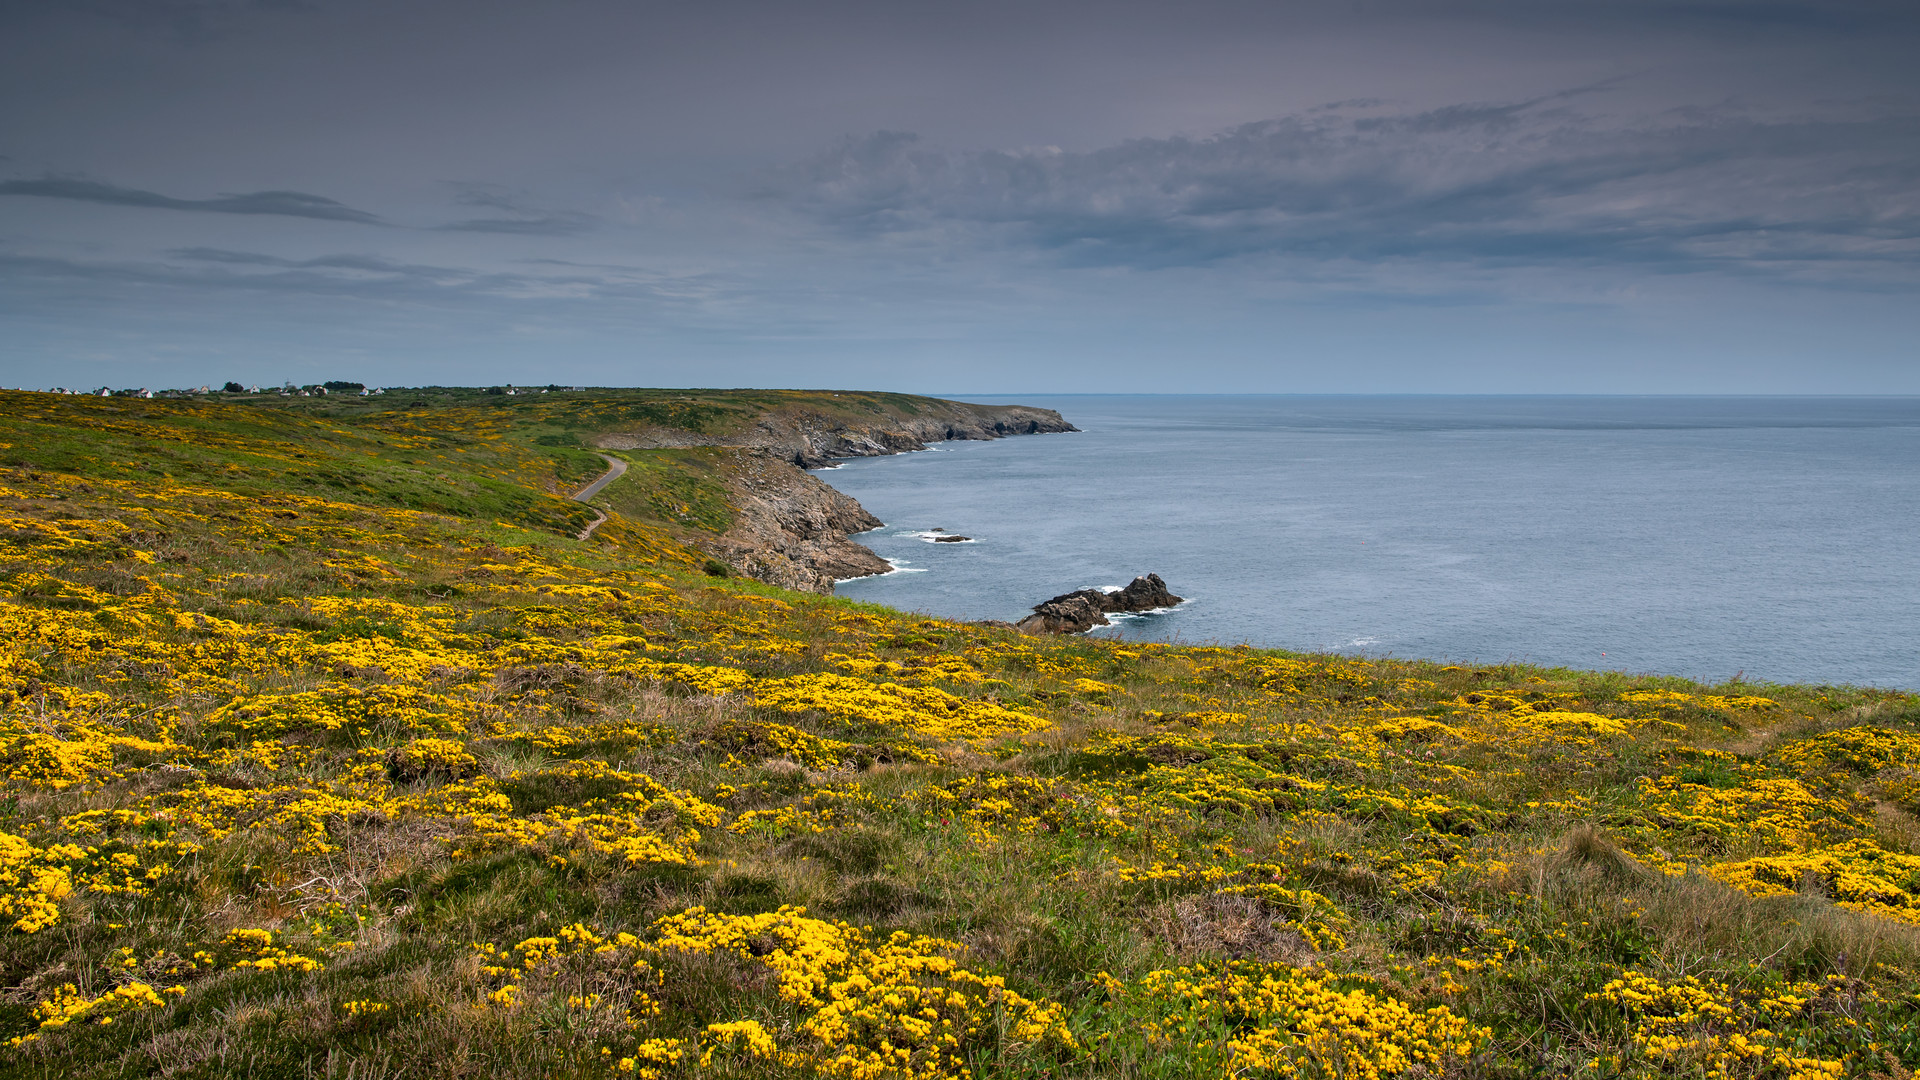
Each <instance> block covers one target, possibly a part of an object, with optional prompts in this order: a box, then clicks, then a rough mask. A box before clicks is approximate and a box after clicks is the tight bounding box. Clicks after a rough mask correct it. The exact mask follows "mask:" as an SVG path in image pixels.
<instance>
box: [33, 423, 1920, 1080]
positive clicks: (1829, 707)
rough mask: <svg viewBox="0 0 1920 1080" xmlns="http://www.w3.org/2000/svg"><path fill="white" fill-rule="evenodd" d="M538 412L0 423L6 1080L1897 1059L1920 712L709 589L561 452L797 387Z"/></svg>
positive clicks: (642, 505)
mask: <svg viewBox="0 0 1920 1080" xmlns="http://www.w3.org/2000/svg"><path fill="white" fill-rule="evenodd" d="M548 398H551V399H552V400H547V399H536V400H532V401H527V400H521V399H508V400H495V399H491V398H487V397H484V396H481V395H477V394H474V393H470V392H464V391H436V392H434V393H431V394H429V393H422V394H420V395H418V396H417V397H410V396H409V395H406V394H404V393H403V394H398V395H395V396H394V397H393V398H392V399H389V400H384V401H382V402H378V403H369V402H366V401H364V400H362V401H347V402H332V401H299V400H296V401H274V400H264V399H263V400H259V401H251V402H215V401H209V400H204V399H203V400H196V401H132V400H126V399H91V398H87V399H80V398H59V397H53V396H51V395H35V394H18V393H5V392H0V600H3V602H0V725H3V726H0V782H3V783H4V785H5V790H4V795H3V796H0V965H4V972H3V973H0V981H3V982H4V991H0V1040H4V1042H5V1047H4V1049H0V1076H20V1077H61V1076H80V1075H86V1076H101V1077H120V1076H125V1077H133V1076H169V1077H175V1076H178V1077H229V1076H250V1077H307V1076H326V1077H356V1078H376V1077H410V1076H434V1077H479V1076H485V1077H489V1078H498V1080H506V1078H516V1077H529V1078H531V1077H588V1076H592V1077H603V1076H640V1077H661V1078H664V1077H690V1076H703V1077H704V1076H713V1077H743V1078H744V1077H813V1076H821V1077H833V1078H845V1080H855V1078H860V1080H865V1078H875V1080H879V1078H895V1077H899V1078H906V1077H930V1078H931V1077H973V1078H979V1080H986V1078H990V1077H992V1078H998V1077H1006V1078H1039V1077H1139V1078H1169V1080H1170V1078H1178V1077H1342V1078H1376V1077H1441V1076H1463V1077H1464V1076H1473V1077H1520V1076H1581V1077H1596V1078H1598V1077H1646V1076H1674V1077H1701V1078H1746V1077H1753V1078H1760V1077H1766V1078H1782V1080H1785V1078H1828V1077H1861V1078H1875V1080H1879V1078H1885V1080H1907V1078H1908V1077H1909V1076H1911V1075H1912V1070H1914V1069H1916V1068H1920V993H1917V992H1916V991H1920V699H1916V698H1915V696H1914V695H1912V694H1907V693H1901V692H1894V691H1884V690H1874V689H1864V688H1858V687H1814V686H1775V685H1756V684H1750V683H1738V684H1729V685H1723V686H1702V685H1696V684H1693V683H1688V682H1685V681H1682V680H1678V679H1672V678H1660V677H1652V676H1634V675H1626V674H1620V673H1598V672H1582V671H1572V670H1564V669H1544V668H1535V667H1526V666H1520V665H1491V666H1459V665H1439V664H1433V663H1423V662H1419V661H1413V660H1358V659H1353V658H1347V657H1340V656H1326V655H1306V654H1295V653H1285V652H1277V651H1266V650H1256V649H1249V648H1244V647H1216V646H1171V645H1143V644H1137V643H1113V642H1103V641H1098V640H1089V639H1085V638H1077V637H1075V638H1055V637H1029V636H1024V635H1021V634H1018V633H1014V632H1010V631H1006V630H1001V629H994V628H990V627H983V626H974V625H968V624H964V623H957V622H948V621H941V620H930V619H925V618H919V617H915V616H910V615H906V614H902V613H899V612H895V611H891V610H888V609H884V608H878V607H873V606H868V605H861V604H855V603H851V602H848V601H845V600H839V599H835V598H832V597H823V596H816V595H812V594H804V593H795V592H786V591H782V590H779V589H775V588H772V587H768V586H764V585H761V584H759V583H756V582H753V581H748V580H743V579H740V578H738V577H721V576H712V575H710V574H708V573H707V572H706V568H708V567H709V565H710V564H709V562H708V561H706V560H703V559H702V558H701V556H700V555H699V554H698V553H696V552H694V551H692V550H690V549H689V548H688V547H686V546H685V545H684V544H683V543H681V542H680V541H679V540H677V539H676V536H680V537H684V532H683V531H680V532H676V530H685V529H689V528H707V529H716V528H723V527H724V525H725V521H726V507H725V505H724V504H723V503H716V502H715V498H716V496H715V494H714V492H715V491H716V489H715V488H714V486H713V485H712V484H711V482H710V481H709V480H708V479H706V477H707V474H708V472H709V471H710V470H711V469H712V468H713V467H715V466H714V464H713V462H712V461H710V460H708V456H707V455H705V453H704V452H703V451H698V450H692V451H689V450H667V451H654V452H632V453H629V454H628V455H627V456H628V457H629V458H630V459H631V460H634V461H635V462H636V464H638V465H639V466H641V467H639V468H635V469H633V470H631V471H630V472H629V474H628V475H627V476H625V477H623V478H622V479H621V480H619V481H616V482H615V484H614V485H613V486H612V487H610V488H609V489H608V492H607V496H608V499H609V503H608V505H609V506H610V507H611V508H612V509H613V510H614V511H615V513H614V517H613V519H612V520H610V521H609V522H607V523H606V524H605V525H603V526H601V527H600V528H599V529H598V530H597V531H596V532H595V533H594V534H593V537H592V539H591V541H590V542H581V541H578V540H576V539H574V536H575V534H576V533H577V532H578V530H579V529H580V528H582V527H584V525H585V524H586V523H587V522H589V521H591V520H592V519H593V517H594V513H593V511H592V510H590V509H588V508H587V507H585V506H582V505H581V504H578V503H573V502H571V501H569V500H568V499H567V498H565V495H566V494H567V493H568V492H570V491H571V490H573V489H575V488H577V487H578V486H579V485H580V484H581V483H583V482H584V481H585V480H587V479H589V478H591V477H592V476H593V475H595V474H597V473H598V472H599V470H600V462H599V459H598V458H597V457H596V456H594V455H593V454H592V453H590V452H589V451H588V450H587V449H586V444H585V441H584V440H585V439H586V438H588V437H589V436H590V435H591V434H592V433H594V432H596V431H602V430H607V429H609V427H610V426H611V425H615V424H620V423H628V422H631V421H633V420H634V418H636V417H639V418H642V419H645V420H647V421H648V422H652V423H659V424H662V425H669V426H675V427H679V428H683V429H686V430H695V431H698V430H722V429H727V430H734V429H738V428H739V427H741V426H743V425H746V424H750V423H751V422H752V421H753V418H754V417H756V416H758V415H760V414H761V412H762V411H764V410H765V409H768V408H771V407H775V406H777V405H779V404H780V403H781V402H791V401H794V400H801V399H799V398H795V397H793V396H791V395H789V396H786V397H782V396H779V395H774V394H771V393H769V392H739V393H731V392H728V393H721V392H705V393H700V394H693V393H684V392H645V393H642V392H631V393H617V392H606V393H596V394H589V395H571V396H563V395H548ZM416 400H417V401H420V402H421V403H422V404H421V405H419V406H414V405H413V404H412V402H413V401H416ZM807 400H809V401H812V402H813V403H814V404H817V405H819V406H820V407H822V408H834V409H862V408H867V407H868V406H869V405H870V404H871V405H872V407H874V408H879V407H882V406H884V407H888V408H893V407H900V403H901V402H902V401H903V400H904V399H898V398H892V397H889V398H888V399H887V400H885V401H881V400H880V399H879V398H878V397H875V398H874V399H873V402H869V401H868V400H867V399H864V398H855V397H854V396H849V397H848V398H844V399H839V400H835V401H825V400H819V401H814V400H813V399H807ZM874 402H878V404H874ZM907 404H909V405H911V402H908V403H907ZM622 485H628V486H627V487H624V488H623V487H622Z"/></svg>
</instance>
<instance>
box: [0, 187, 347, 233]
mask: <svg viewBox="0 0 1920 1080" xmlns="http://www.w3.org/2000/svg"><path fill="white" fill-rule="evenodd" d="M0 195H32V196H38V197H40V198H45V199H73V200H76V201H79V202H91V203H106V204H108V205H112V206H138V207H146V208H149V209H157V210H197V211H200V212H203V213H209V214H272V215H278V216H282V217H300V218H315V219H317V220H320V221H348V222H354V223H356V224H361V225H380V224H384V222H382V221H381V220H380V219H379V218H378V217H376V216H374V215H373V214H369V213H367V212H365V211H363V210H355V209H354V208H353V207H351V206H347V205H345V204H343V203H339V202H335V201H334V200H332V199H329V198H325V197H323V196H320V195H309V194H307V193H305V192H301V191H255V192H249V193H247V194H243V195H220V196H218V197H215V198H212V199H175V198H171V197H169V196H166V195H160V194H156V193H154V192H151V191H141V190H139V189H137V188H124V187H119V186H117V185H114V184H103V183H100V182H98V181H95V180H82V179H79V178H76V177H67V176H46V177H41V178H40V179H38V180H0Z"/></svg>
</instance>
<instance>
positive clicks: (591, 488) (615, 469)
mask: <svg viewBox="0 0 1920 1080" xmlns="http://www.w3.org/2000/svg"><path fill="white" fill-rule="evenodd" d="M600 460H601V461H604V462H606V463H607V471H606V472H605V473H602V474H601V476H600V479H598V480H595V481H594V482H593V483H591V484H588V485H587V486H586V487H585V488H583V489H581V491H580V494H578V495H575V496H574V497H573V501H574V502H586V501H587V500H588V499H591V498H593V497H594V496H595V495H598V494H600V489H601V488H603V487H606V486H607V485H608V484H611V483H613V482H614V481H615V480H618V479H620V477H621V476H622V475H623V474H624V473H625V472H626V471H627V463H626V462H624V461H621V460H620V459H619V458H617V457H608V456H607V455H606V454H601V455H600ZM593 512H594V513H596V514H599V515H600V516H599V517H598V518H596V519H594V522H593V524H591V525H589V526H587V527H586V528H584V529H581V530H580V539H582V540H585V539H586V538H587V537H589V536H592V535H593V530H595V529H597V528H599V527H600V526H602V525H604V524H606V521H607V512H606V511H605V510H602V509H600V508H598V507H595V508H594V511H593Z"/></svg>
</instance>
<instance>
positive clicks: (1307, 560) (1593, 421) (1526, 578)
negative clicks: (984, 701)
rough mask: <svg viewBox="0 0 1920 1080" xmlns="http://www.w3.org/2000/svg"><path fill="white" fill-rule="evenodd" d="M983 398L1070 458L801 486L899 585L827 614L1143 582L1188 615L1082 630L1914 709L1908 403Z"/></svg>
mask: <svg viewBox="0 0 1920 1080" xmlns="http://www.w3.org/2000/svg"><path fill="white" fill-rule="evenodd" d="M977 400H984V401H992V402H996V403H1009V402H1017V403H1020V404H1028V405H1041V406H1046V407H1048V408H1054V409H1058V410H1060V412H1061V414H1062V415H1064V416H1065V417H1066V418H1067V419H1068V420H1069V421H1071V422H1072V423H1074V424H1075V425H1077V426H1079V427H1081V428H1083V429H1084V431H1082V432H1081V433H1080V434H1069V435H1042V436H1022V437H1019V438H1010V439H1003V440H999V441H995V442H986V443H967V442H953V443H942V444H939V447H938V449H937V450H933V451H930V452H926V453H917V454H905V455H900V456H897V457H890V458H868V459H862V460H856V461H850V462H847V463H846V464H844V465H843V466H841V467H840V468H837V469H833V470H829V471H825V472H822V473H820V474H819V475H820V476H821V478H822V479H824V480H826V481H827V482H828V483H830V484H832V485H833V486H834V487H837V488H839V489H840V490H842V491H845V492H847V493H848V494H850V495H852V496H854V497H855V498H857V499H859V500H860V502H861V503H862V504H864V505H865V506H866V507H867V509H868V510H870V511H872V512H873V513H874V514H875V515H877V516H879V517H880V518H881V519H883V520H885V521H886V523H887V524H886V527H884V528H881V529H877V530H874V531H873V532H870V533H867V534H864V535H862V536H860V537H859V538H858V539H859V540H860V541H861V542H862V543H865V544H867V545H868V546H869V547H871V548H873V550H875V551H876V552H878V553H879V554H881V555H882V556H885V557H886V558H888V559H890V560H892V561H894V563H895V564H896V565H897V566H900V567H901V568H902V572H899V573H894V574H889V575H886V576H884V577H878V578H868V579H864V580H859V581H849V582H844V583H842V584H841V585H840V586H839V588H838V592H839V593H840V594H841V595H843V596H849V597H854V598H856V599H860V600H867V601H872V602H874V603H879V604H886V605H889V606H892V607H897V608H904V609H908V610H913V611H922V612H927V613H930V614H934V615H940V616H947V617H954V618H963V619H982V618H995V619H1008V620H1012V619H1017V618H1019V617H1020V616H1022V615H1024V614H1025V613H1026V611H1027V609H1028V608H1030V607H1031V606H1032V605H1034V604H1036V603H1038V602H1040V601H1041V600H1044V599H1046V598H1048V597H1050V596H1053V595H1055V594H1057V593H1063V592H1066V591H1068V590H1070V589H1076V588H1082V587H1087V586H1100V585H1123V584H1125V583H1126V582H1128V581H1129V580H1131V579H1132V578H1133V576H1134V575H1135V574H1141V573H1146V572H1148V571H1153V572H1156V573H1158V574H1160V575H1161V576H1162V577H1164V578H1165V579H1166V580H1167V584H1168V585H1169V586H1170V587H1171V588H1172V589H1173V591H1174V592H1176V593H1178V594H1180V595H1181V596H1184V597H1186V598H1187V602H1186V603H1185V604H1184V605H1182V606H1181V607H1179V608H1178V609H1176V610H1174V611H1171V612H1167V613H1165V614H1159V615H1149V616H1144V617H1140V618H1134V619H1128V620H1125V621H1123V622H1121V623H1120V624H1118V625H1117V626H1115V627H1114V628H1112V629H1109V630H1101V631H1096V633H1098V634H1102V635H1106V636H1119V637H1126V638H1138V639H1147V640H1155V641H1185V642H1222V643H1228V644H1233V643H1239V642H1243V641H1244V642H1251V643H1253V644H1256V645H1267V646H1275V647H1279V648H1286V649H1299V650H1316V651H1320V650H1326V651H1337V652H1345V653H1355V654H1364V655H1370V656H1379V655H1392V656H1400V657H1419V658H1430V659H1445V660H1451V661H1455V662H1469V663H1470V662H1482V663H1488V662H1498V661H1504V660H1509V659H1511V660H1519V661H1527V662H1531V663H1541V664H1558V665H1566V666H1570V667H1579V668H1608V669H1618V670H1625V671H1632V672H1656V673H1661V674H1675V675H1686V676H1690V677H1693V678H1697V679H1703V680H1708V681H1713V682H1718V681H1722V680H1725V679H1729V678H1731V677H1733V676H1734V675H1735V674H1736V673H1739V672H1744V673H1745V677H1746V678H1747V679H1749V680H1762V681H1773V682H1816V683H1854V684H1864V685H1876V686H1886V687H1902V688H1920V540H1917V539H1916V536H1917V535H1920V399H1915V398H1891V399H1889V398H1878V399H1837V398H1802V399H1784V398H1657V397H1656V398H1591V397H1578V398H1573V397H1161V396H1151V397H1134V396H1074V397H1059V398H1049V397H1043V396H1028V397H1019V398H991V399H977ZM934 528H943V529H945V530H947V531H948V532H952V533H961V534H964V535H966V536H969V537H972V538H974V539H975V541H976V542H974V543H967V544H933V543H929V542H927V541H926V540H925V539H923V538H921V537H918V536H916V535H914V534H915V533H920V532H924V531H927V530H930V529H934Z"/></svg>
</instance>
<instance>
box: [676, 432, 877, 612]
mask: <svg viewBox="0 0 1920 1080" xmlns="http://www.w3.org/2000/svg"><path fill="white" fill-rule="evenodd" d="M727 491H728V494H729V498H728V502H729V503H731V504H732V506H733V510H734V515H733V527H732V528H730V529H728V530H727V531H726V532H725V533H724V534H722V535H720V536H717V537H701V538H696V539H694V540H693V541H692V543H693V544H694V546H696V547H698V548H699V549H701V550H702V551H705V552H706V553H707V554H709V555H712V556H713V557H714V558H717V559H719V560H720V561H722V562H724V563H726V564H727V565H728V566H729V567H732V568H733V570H734V571H735V572H736V573H740V574H745V575H746V576H748V577H751V578H755V579H757V580H760V581H764V582H766V583H768V584H770V585H780V586H783V587H785V588H789V589H803V590H806V591H809V592H818V593H830V592H832V591H833V583H834V582H835V581H838V580H840V579H841V578H852V577H866V576H868V575H871V574H884V573H886V572H887V571H888V570H889V569H891V567H889V566H888V565H887V561H886V560H885V559H882V558H881V557H880V556H878V555H875V554H874V553H873V552H871V551H869V550H867V549H866V548H864V547H861V546H860V545H859V544H856V543H854V542H853V541H852V540H849V539H848V538H847V537H848V534H850V533H858V532H865V531H867V530H868V529H877V528H879V527H880V524H881V522H880V519H879V518H877V517H874V516H873V515H872V514H869V513H867V512H866V510H865V509H863V508H862V507H861V505H860V504H859V503H858V502H856V501H855V500H854V498H853V497H852V496H851V495H846V494H843V493H841V492H838V491H835V490H833V489H832V488H830V487H828V486H827V485H825V484H823V483H821V482H820V481H819V480H818V479H817V478H815V477H814V476H813V475H812V474H810V473H806V472H802V471H801V470H800V469H799V468H798V467H796V466H794V465H792V464H791V463H789V462H786V461H783V460H780V459H779V458H775V457H770V456H767V455H763V454H755V453H751V452H748V453H743V454H742V455H741V461H740V462H739V465H738V468H736V469H735V470H733V471H732V472H731V473H730V475H729V476H728V482H727Z"/></svg>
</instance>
